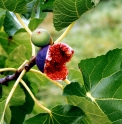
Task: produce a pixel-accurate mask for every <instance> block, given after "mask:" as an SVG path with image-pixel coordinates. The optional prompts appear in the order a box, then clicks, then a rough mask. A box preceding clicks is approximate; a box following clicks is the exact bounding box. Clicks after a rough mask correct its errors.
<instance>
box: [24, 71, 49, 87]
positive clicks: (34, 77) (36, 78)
mask: <svg viewBox="0 0 122 124" xmlns="http://www.w3.org/2000/svg"><path fill="white" fill-rule="evenodd" d="M26 75H27V77H28V80H29V81H31V82H33V83H35V84H37V85H38V87H39V86H42V85H46V84H47V83H49V80H48V79H47V78H46V77H44V76H43V75H40V74H37V73H35V72H28V73H27V74H26Z"/></svg>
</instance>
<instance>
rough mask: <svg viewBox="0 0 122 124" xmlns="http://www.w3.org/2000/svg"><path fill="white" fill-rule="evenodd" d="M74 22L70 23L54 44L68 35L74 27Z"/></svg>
mask: <svg viewBox="0 0 122 124" xmlns="http://www.w3.org/2000/svg"><path fill="white" fill-rule="evenodd" d="M74 24H75V22H73V23H71V24H70V25H69V26H68V28H67V29H66V30H65V31H64V32H63V34H62V35H61V36H60V37H59V38H58V39H57V40H56V41H55V43H58V42H60V41H62V39H63V38H64V37H65V36H66V35H67V34H68V33H69V31H70V30H71V28H72V27H73V26H74Z"/></svg>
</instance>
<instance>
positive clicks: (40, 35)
mask: <svg viewBox="0 0 122 124" xmlns="http://www.w3.org/2000/svg"><path fill="white" fill-rule="evenodd" d="M50 39H51V38H50V34H49V33H48V31H46V30H45V29H36V30H35V31H34V32H33V33H32V35H31V41H32V43H33V44H34V45H35V46H37V47H43V46H46V45H48V44H49V42H50Z"/></svg>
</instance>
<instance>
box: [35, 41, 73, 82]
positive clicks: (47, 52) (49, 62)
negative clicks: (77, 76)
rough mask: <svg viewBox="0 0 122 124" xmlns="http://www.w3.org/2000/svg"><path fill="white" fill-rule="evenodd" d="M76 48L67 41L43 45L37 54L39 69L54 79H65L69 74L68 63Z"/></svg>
mask: <svg viewBox="0 0 122 124" xmlns="http://www.w3.org/2000/svg"><path fill="white" fill-rule="evenodd" d="M73 53H74V50H73V49H72V48H71V47H70V46H68V45H67V44H65V43H57V44H53V45H47V46H45V47H42V49H40V51H39V52H38V53H37V56H36V65H37V67H38V68H39V70H40V71H41V72H43V73H45V74H46V75H47V76H48V77H50V78H51V79H53V80H64V79H66V76H67V75H68V70H67V68H66V63H67V62H69V61H70V60H71V58H72V55H73Z"/></svg>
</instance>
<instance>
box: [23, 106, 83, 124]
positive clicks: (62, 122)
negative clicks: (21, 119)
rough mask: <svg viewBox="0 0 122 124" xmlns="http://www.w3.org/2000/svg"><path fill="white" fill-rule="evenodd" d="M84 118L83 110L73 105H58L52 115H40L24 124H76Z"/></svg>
mask: <svg viewBox="0 0 122 124" xmlns="http://www.w3.org/2000/svg"><path fill="white" fill-rule="evenodd" d="M82 118H84V113H83V111H82V110H81V109H79V108H78V107H76V106H72V105H58V106H56V107H54V108H53V109H52V115H49V114H48V113H40V114H38V115H36V116H34V117H32V118H30V119H28V120H26V121H25V123H24V124H76V123H77V122H78V121H79V120H80V119H82Z"/></svg>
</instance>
